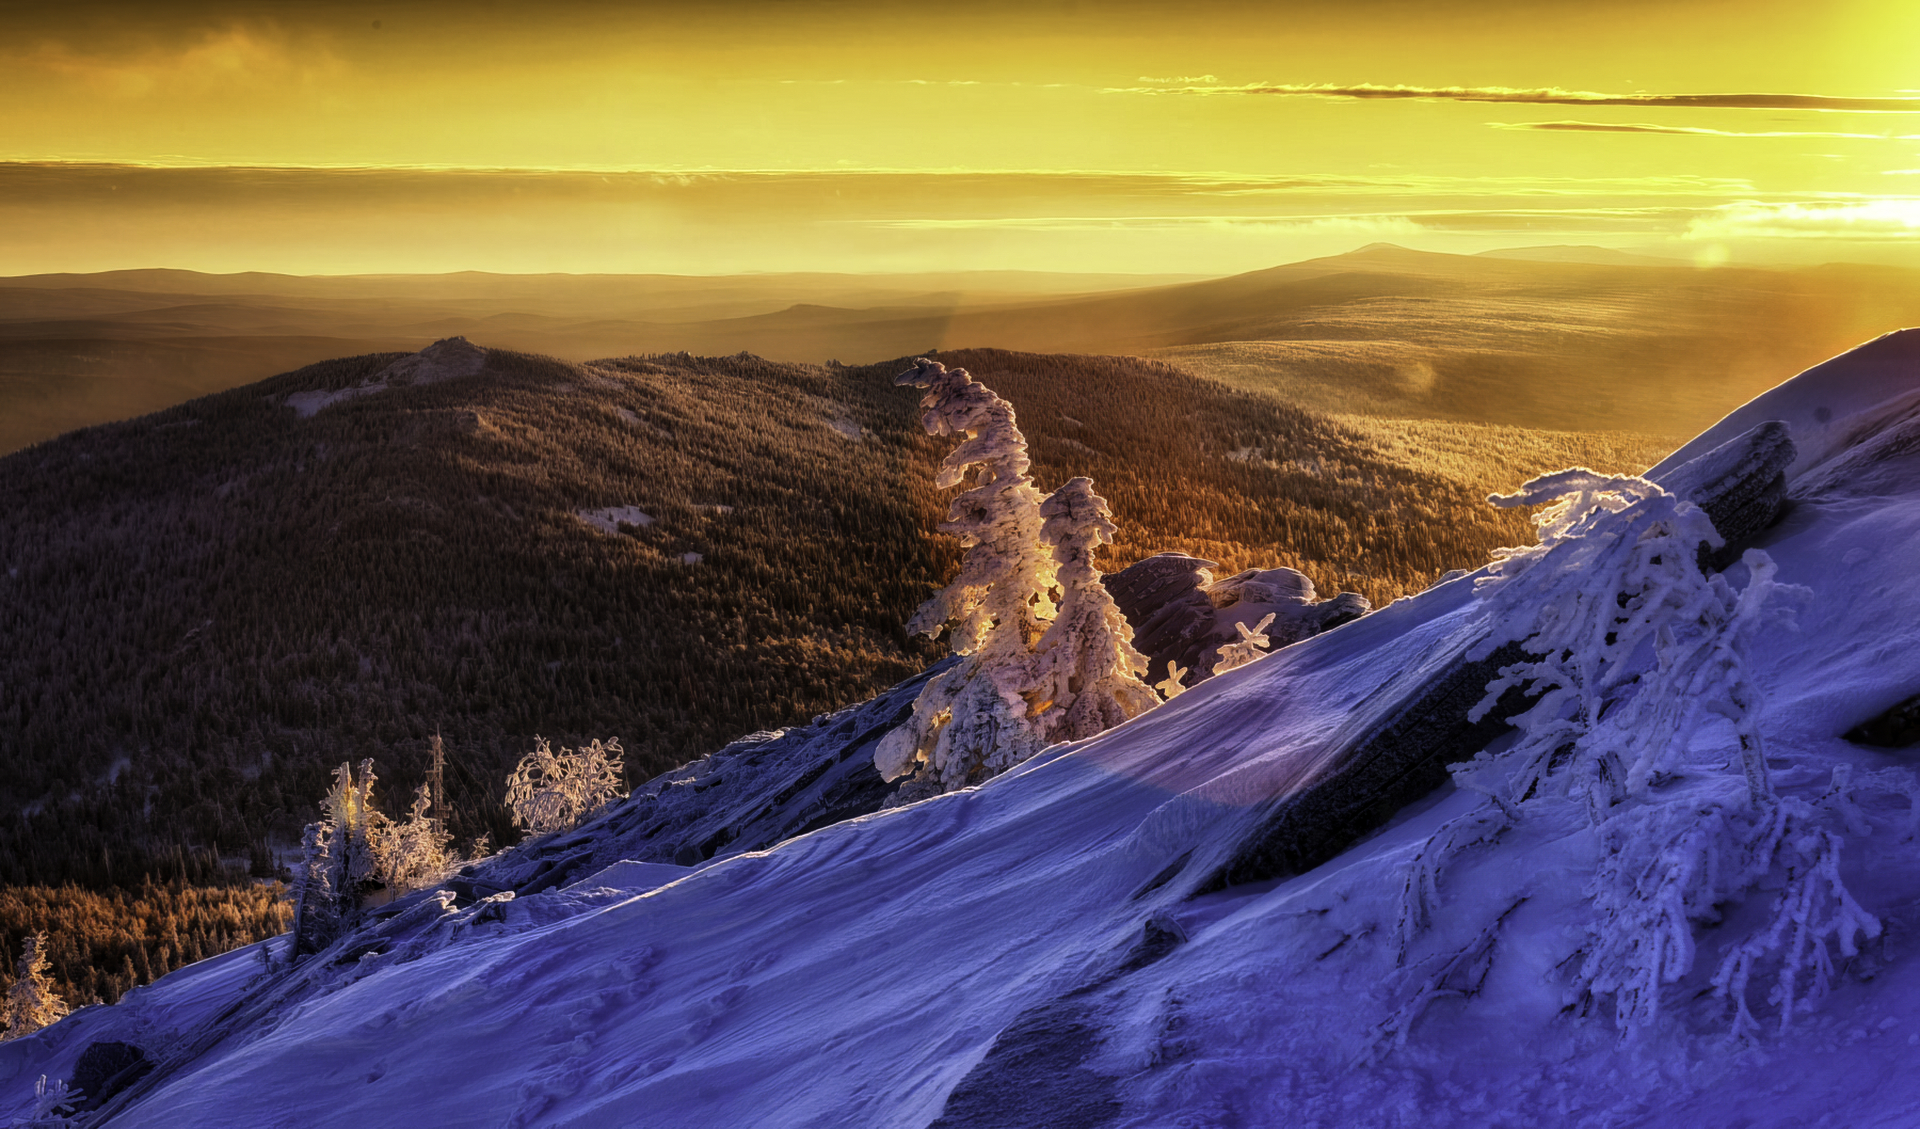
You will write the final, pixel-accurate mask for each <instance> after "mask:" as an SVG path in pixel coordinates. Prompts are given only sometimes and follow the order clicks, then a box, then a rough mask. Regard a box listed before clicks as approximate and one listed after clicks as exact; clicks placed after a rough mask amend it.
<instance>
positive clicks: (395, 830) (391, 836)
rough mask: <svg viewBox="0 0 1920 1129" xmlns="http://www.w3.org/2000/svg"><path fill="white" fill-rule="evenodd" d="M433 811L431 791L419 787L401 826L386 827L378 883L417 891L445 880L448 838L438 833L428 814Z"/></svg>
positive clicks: (434, 822) (438, 827)
mask: <svg viewBox="0 0 1920 1129" xmlns="http://www.w3.org/2000/svg"><path fill="white" fill-rule="evenodd" d="M432 807H433V795H432V789H431V788H430V787H429V786H428V785H426V784H422V785H420V787H419V788H418V789H417V790H416V791H415V792H414V794H413V807H412V808H410V809H409V810H408V812H407V818H406V821H405V822H404V823H392V824H389V825H388V826H387V828H386V830H385V833H384V838H385V840H386V841H385V842H384V843H383V844H382V847H381V850H380V855H381V859H382V863H383V865H382V868H381V873H380V879H381V880H382V881H383V882H385V883H386V884H387V886H388V887H389V888H391V889H395V890H417V889H419V888H420V887H422V886H430V885H432V884H433V883H435V882H438V881H439V880H440V879H441V878H442V877H444V876H445V874H446V871H447V867H448V866H449V864H450V863H451V862H452V855H450V854H449V853H448V851H447V844H448V843H449V842H451V841H452V836H450V835H448V834H447V833H446V832H445V831H443V830H441V822H440V820H438V819H436V818H434V815H432V814H429V813H430V812H431V809H432Z"/></svg>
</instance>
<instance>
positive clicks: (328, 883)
mask: <svg viewBox="0 0 1920 1129" xmlns="http://www.w3.org/2000/svg"><path fill="white" fill-rule="evenodd" d="M331 839H332V829H331V828H329V827H328V826H327V825H326V823H325V821H324V820H323V821H322V822H320V823H309V824H307V826H306V830H305V832H304V833H303V835H302V837H301V841H300V861H299V862H298V863H297V864H295V866H294V868H293V954H294V955H299V954H301V953H317V952H319V951H320V950H321V949H324V948H326V947H327V945H328V943H330V942H331V941H332V940H333V939H334V938H335V937H337V936H338V935H339V933H340V901H339V897H338V896H337V895H336V894H335V892H334V888H333V866H332V862H333V859H332V845H331Z"/></svg>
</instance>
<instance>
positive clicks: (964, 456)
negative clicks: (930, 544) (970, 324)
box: [874, 357, 1055, 799]
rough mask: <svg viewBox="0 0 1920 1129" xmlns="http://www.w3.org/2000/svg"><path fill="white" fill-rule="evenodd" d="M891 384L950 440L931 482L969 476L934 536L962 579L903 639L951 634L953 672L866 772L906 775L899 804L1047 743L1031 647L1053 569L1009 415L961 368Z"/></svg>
mask: <svg viewBox="0 0 1920 1129" xmlns="http://www.w3.org/2000/svg"><path fill="white" fill-rule="evenodd" d="M898 383H900V384H906V385H912V386H914V387H917V388H922V389H925V390H926V394H925V395H924V396H922V397H921V401H920V402H921V405H922V406H923V407H925V408H926V409H927V411H926V414H925V416H923V417H922V422H923V423H924V424H925V426H926V429H927V431H928V432H929V433H930V434H933V435H956V436H959V437H960V438H961V442H960V445H959V446H958V447H955V448H954V449H953V451H952V452H951V453H950V454H948V455H947V458H946V461H945V462H943V463H942V464H941V466H940V473H939V475H938V477H937V478H936V479H935V482H936V484H937V485H939V486H941V487H942V488H945V487H950V486H957V485H960V484H961V483H962V482H964V481H966V480H967V478H968V476H969V475H970V474H972V475H973V482H972V485H971V486H970V487H969V488H968V489H966V490H963V491H961V493H960V494H959V495H958V496H957V497H955V498H954V500H953V504H952V507H951V508H950V509H949V510H948V513H947V520H946V522H944V523H943V524H942V525H941V526H940V529H941V531H942V532H944V533H949V534H952V535H953V536H955V537H957V538H959V540H960V545H961V548H962V549H963V550H964V553H963V555H962V557H961V561H960V574H959V575H958V576H956V577H954V579H953V582H952V583H951V584H949V585H947V586H946V587H945V588H944V589H942V590H941V591H940V592H938V593H936V594H935V595H934V596H933V598H932V599H930V600H928V601H927V602H926V603H925V604H922V605H921V606H920V609H919V611H917V612H916V613H914V617H913V619H912V620H911V621H910V622H909V623H908V625H907V629H908V630H909V631H912V632H914V633H916V634H923V635H927V636H929V637H933V636H937V635H939V634H940V631H941V630H942V629H943V628H949V629H950V630H951V632H952V634H951V639H952V644H953V653H954V654H955V655H958V656H960V657H961V660H962V661H961V662H959V663H958V664H956V665H955V666H953V667H951V668H949V669H948V670H946V671H945V672H943V673H941V674H940V675H938V676H937V677H935V678H934V679H933V680H932V681H931V682H929V683H927V685H926V687H925V689H923V690H922V691H921V692H920V697H919V698H918V699H917V700H916V701H915V702H914V704H913V716H912V717H911V718H910V719H909V720H908V721H907V723H906V724H905V725H902V726H901V727H900V728H898V729H895V730H894V731H893V732H891V733H889V734H887V735H886V737H884V738H883V739H882V740H881V741H880V744H879V747H878V748H877V749H876V750H875V752H874V764H875V767H877V768H878V769H879V770H880V775H881V776H882V777H883V778H885V779H887V780H897V779H899V778H901V777H903V776H906V775H908V774H910V773H911V774H914V779H913V780H912V781H910V782H909V783H908V784H907V785H903V786H902V789H901V793H900V796H901V798H902V799H910V798H916V797H917V796H919V795H930V794H933V793H936V792H941V791H948V790H951V789H954V788H961V787H965V786H966V785H968V784H975V783H978V782H980V781H981V780H984V779H986V778H987V777H989V776H992V775H994V774H995V773H998V772H1001V771H1003V770H1005V769H1007V768H1010V767H1012V766H1013V765H1016V764H1018V763H1020V762H1021V761H1023V760H1025V759H1027V758H1028V757H1030V756H1032V755H1033V754H1034V753H1036V752H1038V751H1039V750H1040V749H1042V748H1044V747H1045V746H1046V744H1047V741H1046V737H1045V734H1044V733H1043V732H1042V730H1041V728H1040V726H1039V725H1037V724H1036V722H1035V716H1034V715H1036V714H1037V713H1038V712H1039V711H1037V710H1034V709H1033V708H1032V706H1033V702H1032V701H1031V700H1030V695H1031V694H1032V693H1033V691H1034V690H1035V687H1034V686H1033V685H1032V684H1031V678H1032V674H1033V667H1032V661H1031V660H1032V658H1033V645H1034V643H1036V642H1037V641H1038V640H1039V638H1040V635H1041V633H1042V631H1043V630H1044V629H1045V626H1046V624H1047V623H1049V622H1050V621H1051V620H1052V619H1053V618H1054V606H1053V600H1052V597H1051V596H1050V594H1049V593H1050V590H1051V589H1052V587H1053V583H1054V573H1055V564H1054V561H1053V558H1052V556H1051V554H1049V553H1047V552H1046V551H1045V549H1044V547H1043V546H1042V543H1041V526H1042V524H1043V523H1044V521H1045V519H1044V518H1043V517H1042V515H1041V513H1040V503H1041V494H1040V491H1039V490H1038V489H1036V488H1035V487H1034V485H1033V479H1032V477H1030V476H1029V475H1028V473H1027V471H1028V468H1029V466H1030V465H1031V463H1030V460H1029V459H1028V457H1027V440H1026V437H1025V436H1023V435H1022V434H1021V433H1020V429H1019V427H1017V426H1016V425H1015V422H1014V412H1013V405H1012V404H1009V403H1007V402H1006V401H1005V400H1002V399H1001V398H1000V397H998V396H996V395H994V393H993V392H992V390H991V389H989V388H987V387H986V386H985V385H982V384H979V383H977V382H975V381H974V380H973V378H972V377H971V376H970V375H968V373H967V370H965V369H949V368H947V367H946V366H945V365H942V364H941V363H939V362H938V361H930V360H927V359H926V358H924V357H922V358H920V359H919V360H917V361H915V362H914V368H913V369H912V370H911V371H909V372H906V373H903V374H901V376H900V377H899V380H898Z"/></svg>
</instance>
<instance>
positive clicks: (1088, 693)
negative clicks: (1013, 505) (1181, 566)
mask: <svg viewBox="0 0 1920 1129" xmlns="http://www.w3.org/2000/svg"><path fill="white" fill-rule="evenodd" d="M1040 516H1041V517H1042V518H1043V519H1045V520H1044V522H1043V524H1042V525H1041V527H1040V536H1041V538H1042V539H1043V540H1044V541H1046V542H1047V543H1048V544H1050V545H1052V546H1053V560H1054V564H1055V566H1056V572H1055V580H1056V581H1057V582H1058V584H1059V590H1060V605H1059V610H1058V612H1057V614H1056V615H1055V616H1054V620H1053V623H1052V624H1051V625H1049V626H1048V628H1047V630H1046V633H1045V634H1044V635H1042V636H1041V637H1040V642H1039V644H1038V645H1037V646H1036V647H1035V648H1034V656H1033V676H1032V677H1031V678H1030V679H1029V682H1030V683H1031V684H1032V686H1033V687H1034V694H1035V695H1036V696H1037V697H1039V698H1040V701H1039V702H1037V703H1035V704H1037V705H1039V706H1040V707H1041V711H1040V715H1039V721H1040V727H1041V730H1042V732H1043V733H1044V735H1045V738H1046V740H1047V741H1048V742H1049V743H1051V742H1055V741H1078V740H1080V739H1082V738H1085V737H1092V736H1094V735H1095V734H1097V733H1100V732H1101V731H1103V730H1106V729H1111V728H1112V727H1113V726H1116V725H1118V724H1120V723H1121V722H1123V721H1126V720H1127V719H1128V718H1131V717H1133V716H1135V715H1136V714H1138V713H1139V712H1140V711H1141V710H1144V709H1147V708H1148V707H1150V706H1154V705H1158V704H1159V702H1160V698H1159V696H1158V695H1156V694H1155V693H1154V692H1153V691H1152V689H1150V688H1149V687H1148V686H1147V684H1146V683H1145V682H1143V681H1141V676H1142V675H1144V674H1146V673H1147V657H1146V656H1145V655H1143V654H1141V653H1140V652H1139V651H1138V650H1135V649H1134V646H1133V625H1132V624H1129V623H1128V622H1127V617H1126V616H1125V615H1122V614H1121V612H1120V609H1119V607H1118V606H1116V605H1115V604H1114V602H1113V597H1112V596H1111V595H1109V594H1108V592H1107V587H1106V585H1104V584H1102V583H1100V570H1099V569H1097V568H1095V567H1094V564H1093V555H1094V553H1096V552H1098V551H1099V549H1100V546H1102V545H1110V544H1112V543H1113V535H1114V532H1115V528H1116V527H1115V526H1114V524H1113V515H1112V514H1111V513H1110V512H1108V510H1107V500H1106V499H1105V498H1102V497H1101V496H1100V495H1098V494H1095V493H1094V492H1093V479H1091V478H1085V477H1081V478H1075V479H1072V480H1071V481H1069V482H1068V483H1067V484H1066V485H1065V486H1062V487H1061V488H1060V489H1058V490H1055V491H1054V492H1053V493H1052V494H1050V495H1048V497H1047V500H1046V501H1045V502H1042V503H1041V505H1040Z"/></svg>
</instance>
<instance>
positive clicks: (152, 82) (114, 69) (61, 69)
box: [0, 24, 347, 99]
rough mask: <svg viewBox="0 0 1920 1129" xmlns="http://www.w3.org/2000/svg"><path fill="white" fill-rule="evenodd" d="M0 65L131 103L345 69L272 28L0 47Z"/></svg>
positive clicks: (278, 83) (331, 76)
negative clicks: (102, 43)
mask: <svg viewBox="0 0 1920 1129" xmlns="http://www.w3.org/2000/svg"><path fill="white" fill-rule="evenodd" d="M0 64H3V65H6V66H9V67H11V68H14V69H16V70H17V71H20V72H32V71H38V72H40V73H41V74H43V75H46V76H48V77H50V78H53V79H55V80H66V81H68V82H72V83H76V84H79V85H82V86H85V87H87V88H89V89H91V90H94V91H96V92H98V93H102V94H107V95H115V96H119V97H123V98H129V99H138V98H146V97H149V96H152V95H155V94H179V93H190V94H220V93H229V92H232V91H234V90H236V89H241V90H253V89H275V88H280V87H284V86H286V85H288V84H289V83H290V82H291V83H292V84H294V85H300V86H313V85H317V84H320V83H324V82H332V81H336V80H339V79H341V78H342V77H343V76H344V74H345V71H346V69H347V68H346V64H345V63H344V62H343V61H342V60H341V59H340V58H339V57H338V56H337V55H335V54H334V53H333V52H332V51H331V50H329V49H328V48H327V46H326V45H325V44H324V43H322V42H319V41H317V40H309V39H306V38H301V39H300V40H299V41H296V39H295V37H293V36H291V35H289V34H288V33H287V32H285V31H284V30H282V29H280V28H279V27H277V26H275V25H271V24H230V25H226V26H222V27H216V28H206V29H202V30H200V31H199V32H197V33H196V34H195V36H194V37H193V38H191V39H188V40H185V41H179V42H157V41H146V42H142V43H139V44H137V45H134V46H131V47H129V48H125V49H122V50H119V51H114V52H99V51H87V50H81V49H76V48H75V47H73V46H72V45H70V44H68V43H65V42H62V41H58V40H41V41H39V42H37V43H34V44H31V45H25V44H23V45H20V46H17V47H14V48H12V49H6V50H0Z"/></svg>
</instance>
